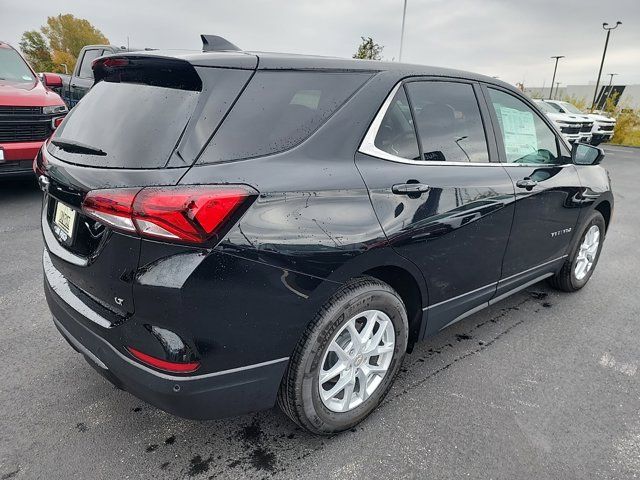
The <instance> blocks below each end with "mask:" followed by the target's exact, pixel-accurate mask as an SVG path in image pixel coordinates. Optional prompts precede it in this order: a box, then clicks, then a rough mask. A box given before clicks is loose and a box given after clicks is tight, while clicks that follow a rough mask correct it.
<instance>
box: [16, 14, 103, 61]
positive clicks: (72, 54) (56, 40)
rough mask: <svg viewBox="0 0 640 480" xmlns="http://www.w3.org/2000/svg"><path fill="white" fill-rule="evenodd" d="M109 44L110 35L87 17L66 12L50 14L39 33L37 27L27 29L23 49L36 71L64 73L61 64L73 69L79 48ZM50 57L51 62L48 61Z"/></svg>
mask: <svg viewBox="0 0 640 480" xmlns="http://www.w3.org/2000/svg"><path fill="white" fill-rule="evenodd" d="M45 39H46V41H45ZM108 43H109V40H108V39H107V37H105V36H104V35H103V34H102V32H101V31H100V30H98V29H97V28H96V27H94V26H93V25H92V24H91V23H90V22H89V21H88V20H85V19H84V18H76V17H74V16H73V15H71V14H70V13H67V14H65V15H62V14H60V15H57V16H55V17H48V18H47V23H46V24H45V25H43V26H42V27H41V28H40V32H38V31H36V30H31V31H27V32H24V33H23V34H22V41H21V42H20V48H21V49H22V51H23V52H24V54H25V56H26V57H27V59H28V60H29V62H30V63H31V64H32V66H33V67H34V69H35V70H38V71H58V72H64V67H62V66H61V64H62V63H64V64H66V65H67V67H68V68H69V71H71V70H72V69H73V67H74V66H75V63H76V61H77V59H78V55H79V54H80V50H82V47H84V46H85V45H106V44H108ZM45 49H46V52H47V53H48V57H47V54H46V53H45ZM47 59H48V61H50V63H49V64H47ZM43 67H47V68H43Z"/></svg>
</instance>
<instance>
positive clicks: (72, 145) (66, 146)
mask: <svg viewBox="0 0 640 480" xmlns="http://www.w3.org/2000/svg"><path fill="white" fill-rule="evenodd" d="M51 143H53V144H54V145H55V146H56V147H58V148H59V149H61V150H64V151H65V152H69V153H87V154H89V155H100V156H103V157H104V156H105V155H106V154H107V152H105V151H103V150H100V149H99V148H96V147H92V146H91V145H86V144H84V143H80V142H76V141H75V140H65V139H64V138H54V139H53V140H51Z"/></svg>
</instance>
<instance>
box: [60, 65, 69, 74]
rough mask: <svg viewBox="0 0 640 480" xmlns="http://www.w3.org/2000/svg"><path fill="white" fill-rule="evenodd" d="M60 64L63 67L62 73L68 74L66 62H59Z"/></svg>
mask: <svg viewBox="0 0 640 480" xmlns="http://www.w3.org/2000/svg"><path fill="white" fill-rule="evenodd" d="M60 66H61V67H64V74H65V75H68V74H69V69H68V68H67V64H66V63H61V64H60Z"/></svg>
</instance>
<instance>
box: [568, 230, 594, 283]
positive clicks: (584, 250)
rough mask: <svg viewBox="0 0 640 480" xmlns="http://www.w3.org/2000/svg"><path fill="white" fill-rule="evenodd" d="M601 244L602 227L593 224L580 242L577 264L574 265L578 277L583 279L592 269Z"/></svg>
mask: <svg viewBox="0 0 640 480" xmlns="http://www.w3.org/2000/svg"><path fill="white" fill-rule="evenodd" d="M599 245H600V229H599V228H598V226H597V225H592V226H591V228H589V230H587V233H585V235H584V239H583V240H582V243H581V244H580V249H579V250H578V256H577V257H576V266H575V267H574V270H573V274H574V275H575V277H576V279H578V280H582V279H583V278H584V277H586V276H587V274H588V273H589V272H590V271H591V268H592V267H593V262H594V261H595V259H596V255H597V254H598V246H599Z"/></svg>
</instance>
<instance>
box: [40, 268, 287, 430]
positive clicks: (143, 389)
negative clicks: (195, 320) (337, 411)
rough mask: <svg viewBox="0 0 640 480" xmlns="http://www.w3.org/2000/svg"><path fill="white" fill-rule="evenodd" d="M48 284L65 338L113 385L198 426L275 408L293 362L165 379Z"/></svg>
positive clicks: (56, 320) (47, 291)
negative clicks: (115, 342)
mask: <svg viewBox="0 0 640 480" xmlns="http://www.w3.org/2000/svg"><path fill="white" fill-rule="evenodd" d="M44 283H45V295H46V298H47V303H48V304H49V308H50V309H51V312H52V313H53V317H54V323H55V325H56V327H57V328H58V330H59V331H60V333H61V334H62V336H63V337H64V338H65V339H66V340H67V341H68V342H69V343H70V344H71V345H72V346H73V347H74V349H76V350H77V351H79V352H80V353H82V354H83V355H84V357H85V358H86V360H87V361H88V362H89V363H90V364H91V365H92V366H93V367H94V368H95V369H96V370H97V371H98V372H100V373H101V374H102V375H103V376H104V377H105V378H107V379H108V380H109V381H110V382H112V383H113V384H114V385H116V386H117V387H119V388H121V389H123V390H126V391H128V392H130V393H132V394H133V395H135V396H136V397H138V398H140V399H142V400H144V401H145V402H147V403H150V404H151V405H154V406H156V407H158V408H160V409H162V410H165V411H167V412H169V413H171V414H173V415H177V416H180V417H184V418H190V419H198V420H204V419H213V418H222V417H228V416H234V415H240V414H244V413H249V412H254V411H258V410H264V409H267V408H271V407H273V405H274V404H275V400H276V395H277V392H278V388H279V385H280V380H281V379H282V376H283V374H284V371H285V369H286V367H287V364H288V358H280V359H274V360H272V361H268V362H263V363H260V364H254V365H247V366H243V367H238V368H233V369H229V370H224V371H219V372H213V373H207V374H204V375H192V376H188V377H185V376H175V375H170V374H165V373H161V372H158V371H155V370H152V369H150V368H148V367H146V366H144V365H141V364H139V363H137V362H135V361H134V360H133V359H131V358H129V357H128V356H127V355H126V354H125V353H124V352H123V351H120V350H119V348H120V346H114V345H112V344H110V343H109V342H108V341H107V340H106V339H105V338H103V337H101V336H100V335H98V334H97V333H96V332H95V331H94V330H95V328H89V327H88V322H91V321H90V320H88V319H87V318H86V317H84V316H83V315H82V314H81V313H79V312H78V311H77V310H76V309H75V308H74V307H72V306H71V305H70V304H69V303H67V302H65V301H64V300H63V299H62V298H61V296H60V295H58V293H57V292H56V291H54V289H53V288H52V287H51V285H50V283H49V281H48V280H47V278H46V275H45V280H44ZM100 328H103V327H100Z"/></svg>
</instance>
